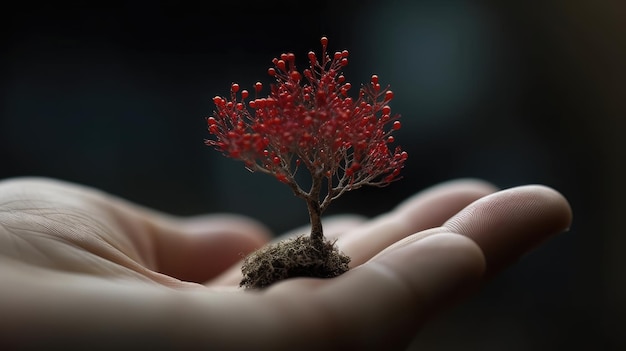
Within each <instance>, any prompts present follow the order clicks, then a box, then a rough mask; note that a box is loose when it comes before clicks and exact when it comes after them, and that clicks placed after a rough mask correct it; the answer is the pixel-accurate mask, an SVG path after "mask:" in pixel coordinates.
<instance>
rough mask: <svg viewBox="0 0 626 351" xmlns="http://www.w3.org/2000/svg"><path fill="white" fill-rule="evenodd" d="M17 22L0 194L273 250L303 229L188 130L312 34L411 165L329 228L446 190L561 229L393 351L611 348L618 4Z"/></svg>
mask: <svg viewBox="0 0 626 351" xmlns="http://www.w3.org/2000/svg"><path fill="white" fill-rule="evenodd" d="M330 3H333V4H330ZM531 3H532V4H531ZM305 4H306V5H305ZM16 6H17V8H15V9H14V10H6V11H3V14H2V15H1V17H2V22H3V24H4V27H5V29H4V31H3V36H2V41H3V42H2V46H1V47H0V50H1V53H2V55H1V58H0V73H1V74H0V77H1V79H0V160H1V163H0V179H4V178H9V177H15V176H25V175H38V176H47V177H54V178H60V179H63V180H68V181H72V182H78V183H82V184H86V185H90V186H94V187H97V188H100V189H103V190H106V191H108V192H111V193H114V194H116V195H119V196H122V197H125V198H128V199H130V200H132V201H135V202H138V203H140V204H142V205H146V206H150V207H154V208H156V209H159V210H162V211H166V212H171V213H175V214H180V215H193V214H199V213H206V212H237V213H242V214H246V215H249V216H252V217H254V218H256V219H258V220H261V221H263V222H265V223H266V224H267V225H268V226H270V227H271V228H272V229H273V230H274V231H275V232H276V233H280V232H282V231H286V230H288V229H290V228H292V227H295V226H299V225H301V224H304V223H306V222H307V220H308V218H307V215H306V209H305V206H304V204H303V203H301V200H299V199H297V198H295V197H294V196H293V195H292V194H291V192H290V190H289V189H288V188H287V187H285V186H284V185H282V184H280V183H278V182H277V181H276V180H274V179H272V178H271V177H269V176H265V175H260V174H259V175H256V174H251V173H249V172H247V171H246V170H245V169H244V167H243V165H242V164H241V163H239V162H236V161H233V160H230V159H227V158H224V157H222V156H221V155H220V154H219V153H218V152H216V151H214V150H212V149H210V148H208V147H206V146H204V144H203V140H204V138H207V137H208V133H207V131H206V128H205V119H204V118H205V117H206V116H208V115H210V114H211V112H212V110H213V105H212V101H211V98H212V97H213V96H214V95H217V94H221V95H224V94H228V91H229V85H230V83H231V82H233V81H236V82H238V83H240V85H242V86H244V87H251V85H252V84H253V83H254V82H256V81H257V80H260V81H262V82H264V83H266V86H267V84H269V83H270V82H271V79H270V78H269V77H268V76H267V74H266V70H267V68H268V67H269V66H270V65H271V62H270V61H271V59H272V58H273V57H274V56H276V55H279V54H280V53H281V52H284V51H291V52H294V53H295V54H296V57H297V58H298V59H299V60H300V61H299V63H300V66H301V67H302V66H304V65H305V64H306V63H307V62H306V53H307V52H308V51H309V50H315V51H318V52H319V50H320V45H319V38H320V36H322V35H326V36H328V37H329V48H330V51H331V52H332V51H335V50H343V49H348V50H349V51H350V53H351V56H350V64H349V66H348V67H347V69H346V71H345V73H346V76H347V78H348V80H349V81H351V82H352V84H353V86H354V87H358V86H359V84H360V83H362V82H367V81H368V79H369V76H370V75H371V74H372V73H376V74H378V75H379V76H380V79H381V82H382V83H389V84H391V86H392V89H393V90H394V92H395V99H394V101H393V102H392V109H393V111H395V112H397V113H400V114H401V115H402V123H403V129H402V130H401V131H400V132H399V133H397V137H396V140H397V141H398V143H400V144H401V145H402V146H403V147H404V148H405V149H406V150H407V151H408V152H409V155H410V158H409V160H408V161H407V168H406V169H405V170H404V173H403V174H404V177H405V178H404V179H403V180H402V181H400V182H397V183H394V184H392V185H391V186H389V187H388V188H384V189H377V188H367V189H363V190H358V191H355V192H353V193H348V194H347V195H345V196H344V197H343V198H341V199H340V200H338V201H337V202H336V203H334V204H333V205H331V208H330V210H329V214H332V213H343V212H354V213H360V214H364V215H368V216H374V215H376V214H379V213H382V212H384V211H388V210H390V209H391V208H392V207H393V206H394V204H396V203H397V202H399V201H401V200H402V199H404V198H406V197H408V196H410V195H411V194H413V193H415V192H417V191H419V190H421V189H424V188H426V187H428V186H431V185H434V184H437V183H439V182H442V181H446V180H450V179H456V178H465V177H472V178H481V179H484V180H487V181H490V182H493V183H494V184H496V185H498V186H500V187H510V186H516V185H522V184H529V183H540V184H545V185H548V186H551V187H553V188H555V189H557V190H559V191H561V192H562V193H563V194H564V195H565V196H566V197H567V198H568V199H569V200H570V201H571V204H572V207H573V210H574V222H573V226H572V228H571V231H570V232H569V233H567V234H565V235H561V236H558V237H556V238H555V239H553V240H551V241H550V242H548V243H547V244H546V245H545V246H543V247H541V248H540V249H538V250H537V251H536V252H533V253H532V254H530V255H528V256H527V257H525V258H524V259H523V260H521V261H520V262H519V263H518V264H517V265H516V266H514V267H512V268H511V269H509V270H508V271H506V272H505V273H504V274H502V275H501V276H500V277H498V278H497V279H496V280H494V281H493V282H492V283H490V284H489V285H488V286H487V287H486V288H485V289H484V290H482V291H481V292H480V293H478V294H476V295H475V296H474V297H473V298H471V299H470V300H469V301H467V302H466V303H464V304H461V305H459V306H457V307H455V308H454V309H452V310H450V312H449V313H447V314H446V315H444V316H442V317H441V318H439V319H437V320H436V321H435V322H433V323H432V324H431V325H429V326H428V327H427V328H426V329H425V330H424V331H423V332H422V333H421V335H420V337H419V338H417V339H416V341H415V344H414V345H413V347H412V348H415V349H419V350H459V349H463V350H503V349H506V350H561V349H572V348H574V347H576V348H577V349H578V348H587V347H592V346H593V347H594V348H596V349H605V350H606V349H612V348H617V347H618V346H620V345H621V346H624V341H623V340H622V336H621V335H620V333H621V332H623V330H622V329H623V325H624V324H621V326H620V322H621V323H623V322H624V320H623V316H624V314H623V312H624V311H625V309H626V308H625V307H626V275H625V274H624V272H623V268H624V267H626V259H625V258H624V255H623V250H624V249H625V248H626V247H625V244H626V233H625V232H624V230H623V224H622V217H623V213H624V210H626V208H625V207H626V206H624V203H623V199H624V197H625V196H626V189H625V185H624V182H625V180H626V166H625V162H626V161H625V160H626V142H625V138H624V133H625V132H626V116H625V114H626V102H625V101H626V88H625V86H626V40H625V38H626V22H624V21H623V18H624V16H625V15H626V5H624V4H623V3H622V2H620V1H617V0H615V1H598V2H583V1H555V0H546V1H534V2H496V1H493V2H473V1H463V0H457V1H434V0H433V1H386V2H378V1H347V2H330V1H329V2H324V1H321V2H303V3H302V4H299V3H297V2H287V1H277V2H276V1H275V2H261V1H257V2H246V1H238V2H224V3H215V4H213V3H210V4H209V3H207V4H206V5H204V6H202V5H196V4H193V5H192V4H185V3H180V2H177V3H173V2H172V3H170V4H163V3H158V2H149V1H135V2H126V3H124V4H113V3H111V2H104V1H96V2H89V3H85V4H83V5H79V6H76V5H72V6H69V5H67V6H66V5H63V4H58V3H57V4H54V5H44V6H43V7H30V6H27V5H16ZM20 6H21V7H20ZM297 7H304V8H303V9H297ZM354 90H355V91H354V93H356V89H354Z"/></svg>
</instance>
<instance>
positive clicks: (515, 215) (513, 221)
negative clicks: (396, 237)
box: [443, 185, 572, 274]
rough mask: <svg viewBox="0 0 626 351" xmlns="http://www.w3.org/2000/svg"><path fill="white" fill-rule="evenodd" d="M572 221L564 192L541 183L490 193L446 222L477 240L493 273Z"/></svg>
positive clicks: (446, 224)
mask: <svg viewBox="0 0 626 351" xmlns="http://www.w3.org/2000/svg"><path fill="white" fill-rule="evenodd" d="M571 221H572V210H571V207H570V205H569V203H568V202H567V200H566V199H565V198H564V197H563V196H562V195H561V194H560V193H558V192H557V191H555V190H554V189H551V188H548V187H545V186H541V185H526V186H520V187H515V188H512V189H507V190H503V191H500V192H497V193H495V194H493V195H490V196H486V197H484V198H482V199H480V200H478V201H476V202H474V203H472V204H471V205H469V206H467V207H466V208H465V209H463V210H462V211H461V212H459V213H458V214H457V215H455V216H454V217H452V218H450V220H448V221H447V222H446V223H445V224H444V225H443V226H444V227H445V228H446V229H447V230H449V231H452V232H455V233H460V234H463V235H465V236H467V237H469V238H471V239H472V240H474V241H475V242H476V243H477V244H478V245H479V246H480V248H481V249H482V250H483V252H484V253H485V257H486V258H487V263H488V269H489V271H490V272H492V274H493V273H495V272H497V271H499V270H500V269H502V268H503V267H506V266H508V265H509V264H510V263H512V262H514V261H516V260H517V259H519V258H520V256H522V255H523V254H524V253H526V252H528V251H530V250H531V249H533V248H534V247H535V246H537V245H539V244H540V243H542V242H543V241H545V240H547V239H548V238H550V237H551V236H553V235H554V234H558V233H560V232H563V231H565V230H567V229H568V228H569V226H570V224H571Z"/></svg>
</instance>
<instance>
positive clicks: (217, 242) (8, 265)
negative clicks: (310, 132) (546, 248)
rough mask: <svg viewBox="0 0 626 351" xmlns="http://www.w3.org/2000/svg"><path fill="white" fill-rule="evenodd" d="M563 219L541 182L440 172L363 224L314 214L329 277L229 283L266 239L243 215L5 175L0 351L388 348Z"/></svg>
mask: <svg viewBox="0 0 626 351" xmlns="http://www.w3.org/2000/svg"><path fill="white" fill-rule="evenodd" d="M404 181H407V180H404ZM393 186H401V185H399V184H398V185H395V184H394V185H393ZM209 200H210V199H209ZM277 210H278V209H277ZM571 219H572V213H571V209H570V206H569V204H568V202H567V200H566V199H565V198H564V197H563V196H562V195H561V194H559V193H558V192H557V191H555V190H553V189H551V188H548V187H545V186H540V185H527V186H520V187H516V188H512V189H506V190H498V189H496V188H495V187H493V186H492V185H490V184H487V183H485V182H482V181H477V180H457V181H452V182H447V183H443V184H440V185H438V186H435V187H433V188H430V189H427V190H424V191H422V192H420V193H418V194H415V195H413V196H412V197H410V198H408V199H407V200H406V201H404V202H403V203H401V204H399V205H398V206H397V207H395V208H394V209H392V210H391V211H390V212H388V213H385V214H382V215H380V216H378V217H376V218H372V219H366V218H362V217H359V216H353V215H346V216H334V217H328V218H325V220H324V233H325V235H327V236H328V237H331V238H337V245H338V246H339V249H340V250H341V251H343V252H344V253H345V254H347V255H349V256H350V257H351V258H352V262H351V267H352V269H351V270H350V271H348V272H347V273H345V274H343V275H342V276H340V277H337V278H333V279H325V280H320V279H310V278H307V279H305V278H296V279H289V280H286V281H283V282H279V283H277V284H275V285H273V286H271V287H269V288H267V289H265V290H263V291H244V290H242V289H239V288H238V282H239V280H240V279H241V275H240V272H239V264H240V259H241V254H242V253H248V252H250V251H251V250H254V249H255V248H258V247H260V246H262V245H264V244H266V243H267V242H268V240H270V238H271V234H270V232H269V231H268V230H267V229H266V228H265V227H263V226H262V225H261V224H259V223H258V222H256V221H254V220H252V219H249V218H244V217H241V216H235V215H220V214H215V215H210V216H198V217H193V218H179V217H174V216H170V215H166V214H162V213H159V212H156V211H153V210H150V209H146V208H142V207H140V206H137V205H135V204H132V203H129V202H127V201H125V200H122V199H119V198H115V197H113V196H111V195H108V194H106V193H103V192H100V191H98V190H95V189H91V188H87V187H83V186H79V185H75V184H71V183H65V182H60V181H55V180H50V179H37V178H20V179H10V180H5V181H2V182H0V316H1V318H0V349H8V350H10V349H16V348H20V349H29V348H32V349H40V348H44V349H47V350H50V349H54V350H56V349H72V348H77V349H81V348H82V349H89V348H90V347H91V346H94V345H96V346H98V347H99V348H111V349H124V350H126V349H131V348H138V349H150V350H158V349H178V350H180V349H215V350H226V349H229V350H233V349H235V350H295V349H297V350H309V349H311V350H337V349H341V350H368V349H372V350H403V349H404V348H406V346H407V345H408V343H409V342H411V340H413V338H414V337H415V335H416V333H417V332H418V331H419V330H420V328H422V327H423V326H424V324H425V323H427V322H428V321H429V320H430V319H431V318H433V317H434V316H436V315H437V314H438V313H441V312H442V311H444V310H445V309H446V308H448V307H449V306H450V305H452V304H455V303H458V302H459V301H461V300H462V299H463V298H466V297H468V296H470V295H471V294H472V293H476V290H477V289H479V288H480V286H481V285H482V284H484V283H485V282H486V281H487V280H488V279H490V278H491V277H492V276H493V275H494V274H497V273H498V272H500V271H501V270H502V269H505V268H506V267H508V266H510V265H511V264H513V263H515V262H516V261H517V260H519V259H520V258H521V257H522V256H523V255H524V254H525V253H527V252H529V251H530V250H532V249H534V248H535V247H537V246H538V245H540V244H541V243H542V242H544V241H545V240H547V239H549V238H550V237H551V236H553V235H555V234H558V233H560V232H563V231H565V230H566V229H567V228H569V226H570V222H571ZM303 230H305V231H306V229H305V227H303V228H302V229H299V230H296V231H294V233H301V232H302V231H303Z"/></svg>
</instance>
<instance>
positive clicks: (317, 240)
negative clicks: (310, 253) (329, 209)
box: [307, 199, 324, 247]
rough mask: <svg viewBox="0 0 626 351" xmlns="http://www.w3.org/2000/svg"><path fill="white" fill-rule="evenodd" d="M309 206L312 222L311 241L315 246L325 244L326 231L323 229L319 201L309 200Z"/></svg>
mask: <svg viewBox="0 0 626 351" xmlns="http://www.w3.org/2000/svg"><path fill="white" fill-rule="evenodd" d="M307 206H308V208H309V218H310V220H311V241H313V244H314V245H315V246H318V245H319V246H320V247H321V245H322V244H323V243H324V231H323V229H322V211H321V208H320V204H319V201H318V200H316V199H308V200H307Z"/></svg>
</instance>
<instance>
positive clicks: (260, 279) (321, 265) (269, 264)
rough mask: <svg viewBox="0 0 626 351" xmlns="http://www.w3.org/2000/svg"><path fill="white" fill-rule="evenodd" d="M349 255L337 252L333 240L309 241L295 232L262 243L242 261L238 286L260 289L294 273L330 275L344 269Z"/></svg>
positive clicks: (347, 268) (293, 275) (312, 275)
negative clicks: (262, 244) (261, 246)
mask: <svg viewBox="0 0 626 351" xmlns="http://www.w3.org/2000/svg"><path fill="white" fill-rule="evenodd" d="M349 262H350V257H348V256H346V255H345V254H343V253H341V252H339V250H338V249H337V247H336V246H335V243H334V242H330V241H328V240H326V239H324V241H322V242H319V241H315V242H314V241H312V240H311V238H310V236H308V235H307V236H297V237H293V238H289V239H285V240H282V241H279V242H277V243H274V244H271V245H268V246H265V247H263V248H261V249H259V250H257V251H255V252H253V253H251V254H250V255H248V256H247V257H246V258H245V260H244V263H243V266H242V268H241V272H242V273H243V279H242V280H241V282H240V283H239V286H241V287H244V288H248V289H260V288H265V287H268V286H270V285H271V284H273V283H275V282H278V281H281V280H283V279H288V278H295V277H313V278H333V277H336V276H339V275H341V274H343V273H345V272H347V271H348V270H349V269H350V268H349V267H348V263H349Z"/></svg>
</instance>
